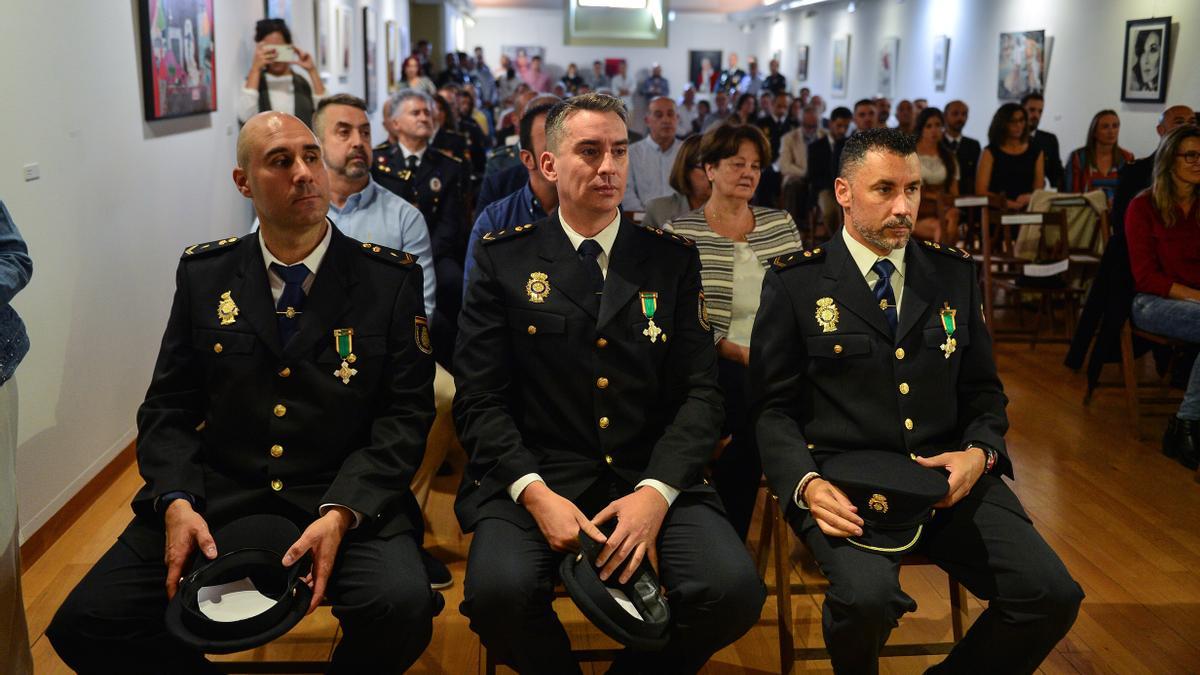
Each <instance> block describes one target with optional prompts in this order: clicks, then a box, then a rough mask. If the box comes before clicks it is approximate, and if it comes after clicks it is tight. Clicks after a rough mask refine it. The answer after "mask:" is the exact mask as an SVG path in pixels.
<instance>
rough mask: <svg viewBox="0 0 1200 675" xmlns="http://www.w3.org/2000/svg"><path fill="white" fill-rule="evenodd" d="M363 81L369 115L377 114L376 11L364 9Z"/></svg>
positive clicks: (368, 8) (364, 98)
mask: <svg viewBox="0 0 1200 675" xmlns="http://www.w3.org/2000/svg"><path fill="white" fill-rule="evenodd" d="M362 12H363V80H364V83H365V84H366V87H365V89H366V91H365V92H364V94H365V95H364V96H363V100H364V101H366V102H367V113H373V112H375V106H376V104H377V103H378V102H379V83H378V82H377V81H376V79H377V78H376V77H375V63H376V57H377V56H378V55H379V52H378V49H377V48H376V46H377V43H378V40H376V30H375V10H373V9H371V8H370V7H363V11H362Z"/></svg>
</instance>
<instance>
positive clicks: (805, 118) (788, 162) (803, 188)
mask: <svg viewBox="0 0 1200 675" xmlns="http://www.w3.org/2000/svg"><path fill="white" fill-rule="evenodd" d="M793 107H794V106H793ZM826 133H827V132H826V131H825V130H824V129H822V128H821V127H820V121H819V120H818V119H817V110H816V108H814V107H812V106H811V105H810V106H805V107H804V111H803V112H802V113H800V119H798V120H797V122H796V126H795V127H794V128H793V129H792V130H791V131H789V132H787V133H786V134H784V136H783V140H782V141H781V142H780V144H779V173H780V174H781V175H782V176H783V206H784V208H785V209H787V211H788V212H789V213H791V214H792V217H793V218H801V217H803V212H804V210H805V208H804V207H805V202H806V201H807V200H805V199H804V197H805V193H806V192H807V190H808V185H807V178H808V146H809V144H810V143H813V142H816V141H817V140H818V139H820V138H823V137H824V136H825V135H826Z"/></svg>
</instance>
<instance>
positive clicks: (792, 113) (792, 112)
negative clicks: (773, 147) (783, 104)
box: [788, 97, 819, 127]
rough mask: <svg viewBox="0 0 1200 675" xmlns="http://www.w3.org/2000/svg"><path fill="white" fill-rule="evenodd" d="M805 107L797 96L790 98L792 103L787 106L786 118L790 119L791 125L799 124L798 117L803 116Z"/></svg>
mask: <svg viewBox="0 0 1200 675" xmlns="http://www.w3.org/2000/svg"><path fill="white" fill-rule="evenodd" d="M805 107H806V106H805V105H804V103H801V102H800V98H799V97H796V98H794V99H792V103H791V104H790V105H789V106H788V119H789V120H791V121H792V126H797V127H798V126H800V118H801V117H802V116H803V113H804V108H805ZM818 118H819V116H818Z"/></svg>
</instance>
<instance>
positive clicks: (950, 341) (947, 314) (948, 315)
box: [939, 302, 958, 358]
mask: <svg viewBox="0 0 1200 675" xmlns="http://www.w3.org/2000/svg"><path fill="white" fill-rule="evenodd" d="M957 312H958V310H956V309H950V303H948V302H943V303H942V310H941V312H939V314H941V317H942V328H943V329H944V330H945V331H946V342H945V343H944V344H942V345H941V346H940V347H939V349H941V350H942V352H943V353H944V354H945V355H946V358H950V355H951V354H953V353H954V350H955V348H956V347H958V340H955V339H954V331H955V329H957V328H958V325H957V324H956V323H955V322H954V315H955V314H956V313H957Z"/></svg>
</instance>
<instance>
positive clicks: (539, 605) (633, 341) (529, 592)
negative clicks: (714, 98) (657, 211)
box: [454, 94, 766, 674]
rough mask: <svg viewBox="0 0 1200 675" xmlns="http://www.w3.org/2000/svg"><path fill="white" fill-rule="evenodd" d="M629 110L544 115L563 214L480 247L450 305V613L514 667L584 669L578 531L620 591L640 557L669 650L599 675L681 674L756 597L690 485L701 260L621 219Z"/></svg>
mask: <svg viewBox="0 0 1200 675" xmlns="http://www.w3.org/2000/svg"><path fill="white" fill-rule="evenodd" d="M624 115H625V108H624V105H623V104H622V103H621V102H620V100H618V99H615V98H613V97H611V96H606V95H602V94H588V95H586V96H576V97H573V98H570V99H567V100H565V101H563V102H561V103H559V104H558V105H556V106H555V107H554V108H553V109H552V110H551V111H550V114H549V116H548V117H547V118H546V152H545V153H543V154H542V157H541V170H542V172H543V174H544V175H545V176H546V177H547V179H549V180H551V181H552V182H554V183H555V185H556V186H557V190H558V197H559V208H558V210H557V212H556V213H554V214H551V215H550V216H549V217H547V218H543V219H542V220H539V221H537V222H535V223H533V225H532V227H525V228H523V229H521V230H519V231H517V230H512V229H510V230H508V231H507V232H506V233H505V234H503V235H498V236H496V237H494V238H493V239H491V240H489V241H485V242H482V243H481V244H480V245H479V246H478V247H477V248H476V253H475V263H476V264H475V268H474V270H473V271H472V273H471V277H470V279H469V280H468V283H467V296H466V299H465V301H464V305H463V314H462V321H461V328H460V330H461V332H460V339H459V343H458V350H457V353H456V356H455V361H456V363H458V364H460V370H459V372H458V373H457V375H458V377H457V378H456V380H455V383H456V385H457V392H456V396H455V400H454V416H455V423H456V425H457V427H458V432H459V438H460V439H461V440H462V444H463V447H464V448H465V449H466V451H467V455H468V456H469V457H470V462H469V464H468V465H467V469H466V471H465V472H464V475H463V481H462V485H461V488H460V490H459V493H458V497H457V500H456V503H455V513H456V514H457V515H458V519H459V523H460V525H461V526H462V529H463V531H464V532H470V533H473V534H474V538H473V539H472V540H471V549H470V553H469V555H468V559H467V576H466V583H465V585H464V597H463V602H462V605H461V611H462V613H463V615H465V616H466V617H467V618H468V619H469V620H470V627H471V629H472V630H473V631H475V632H476V633H478V634H479V636H480V641H481V642H482V643H483V645H484V646H485V647H486V648H487V649H489V650H496V651H497V652H499V653H502V654H504V655H505V656H506V657H507V659H508V661H509V663H512V664H513V666H514V667H515V668H516V669H517V670H518V671H520V672H523V673H554V674H559V673H564V674H570V673H579V672H580V669H579V664H578V663H577V661H576V658H575V656H574V655H573V654H572V653H571V644H570V640H569V638H568V636H567V632H566V630H565V629H564V628H563V626H562V623H561V622H560V621H559V619H558V617H557V616H556V614H555V612H554V607H553V601H554V583H555V577H556V576H557V574H556V571H557V569H558V564H559V561H561V560H562V558H563V555H564V554H565V553H568V552H569V551H573V550H576V549H577V547H578V545H579V537H580V536H581V535H582V536H587V537H590V538H592V539H593V540H595V541H597V542H602V543H603V544H604V546H603V550H602V551H601V553H600V554H599V556H598V558H597V564H598V565H601V567H600V570H599V574H600V577H601V578H603V579H610V578H611V579H618V580H620V581H628V580H629V579H630V578H632V576H633V572H634V571H635V570H636V569H637V567H638V565H639V564H640V563H641V562H642V561H643V560H647V561H649V562H650V563H651V564H652V565H655V566H656V567H657V570H658V579H659V582H660V584H661V586H662V587H663V588H664V589H665V592H666V596H667V598H668V600H669V602H670V607H671V619H672V621H671V626H670V628H669V629H668V634H667V643H666V645H665V646H664V647H663V648H662V649H661V650H658V651H640V650H635V649H626V650H623V651H621V652H620V653H619V654H618V655H617V656H616V659H615V661H614V663H613V664H612V668H611V670H610V672H614V673H695V672H697V671H698V670H700V668H701V667H703V665H704V664H705V663H706V662H707V661H708V659H709V657H710V656H711V655H712V654H713V653H715V652H716V651H717V650H719V649H721V648H723V647H724V646H726V645H728V644H731V643H732V642H733V641H735V640H737V639H738V638H739V637H740V636H741V635H743V634H744V633H745V632H746V631H747V630H748V629H749V628H750V627H751V626H753V625H754V624H755V622H756V621H757V620H758V617H759V612H760V611H761V609H762V606H763V602H764V600H765V595H766V593H765V589H764V588H763V586H762V582H761V581H760V580H759V579H758V575H757V573H756V572H755V569H754V563H753V561H752V560H751V559H750V555H749V553H748V552H747V551H746V548H745V546H744V545H743V544H742V542H741V541H739V540H738V538H737V535H736V534H734V532H733V528H731V527H730V526H729V524H728V522H726V521H725V519H724V517H723V516H722V515H721V506H720V498H719V497H718V496H717V495H716V493H715V492H714V491H713V490H712V488H710V487H709V486H707V485H706V484H705V483H704V481H703V480H702V479H703V469H704V466H705V464H706V462H707V461H708V458H709V457H710V456H711V454H712V452H713V448H714V447H715V446H716V444H717V440H718V432H719V428H720V418H721V395H720V391H719V389H718V386H717V379H716V371H717V363H716V362H717V356H716V350H715V349H714V348H713V347H712V333H711V331H710V329H709V325H708V322H707V319H706V317H705V314H704V311H703V308H704V304H703V303H704V296H703V295H702V293H703V289H702V286H701V278H700V260H699V256H698V255H697V254H696V247H695V246H694V245H693V244H692V243H691V242H689V241H687V240H685V239H684V238H683V237H678V236H675V235H671V234H661V233H660V232H661V231H655V230H650V229H647V228H643V227H639V226H637V225H634V224H633V223H632V222H630V221H629V220H628V219H623V218H622V217H621V213H620V210H619V208H618V207H619V205H620V203H621V199H622V197H623V196H624V195H623V194H622V193H623V192H624V187H625V175H624V174H625V169H626V161H625V158H626V153H625V146H626V144H627V143H628V142H629V140H628V139H629V131H628V129H627V128H626V124H625V119H624ZM600 186H610V187H612V188H615V189H611V190H606V189H596V188H597V187H600ZM539 274H541V275H544V276H540V277H539V276H538V275H539ZM530 275H533V276H530ZM647 289H648V290H647ZM698 308H699V309H698ZM664 336H665V337H669V340H663V339H662V338H663V337H664ZM650 337H654V338H655V341H654V342H653V343H652V342H650ZM547 338H549V339H547ZM601 458H603V459H601ZM614 520H615V521H616V522H615V528H614V529H613V530H612V531H611V533H610V534H608V535H607V536H605V535H604V534H602V533H601V531H600V530H599V529H598V528H599V527H600V526H604V525H605V524H606V523H607V524H612V523H613V521H614ZM651 592H653V591H651Z"/></svg>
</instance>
